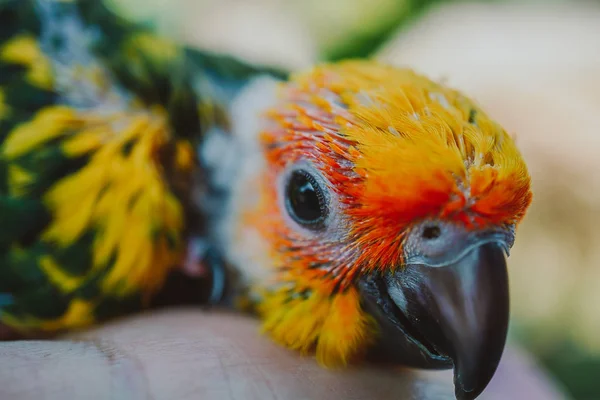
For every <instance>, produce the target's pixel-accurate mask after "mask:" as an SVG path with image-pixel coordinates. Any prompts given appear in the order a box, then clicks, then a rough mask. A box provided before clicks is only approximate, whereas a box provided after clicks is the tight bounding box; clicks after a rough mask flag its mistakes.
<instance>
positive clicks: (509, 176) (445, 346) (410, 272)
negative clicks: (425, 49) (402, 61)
mask: <svg viewBox="0 0 600 400" xmlns="http://www.w3.org/2000/svg"><path fill="white" fill-rule="evenodd" d="M274 87H276V89H274V90H273V93H274V94H273V96H272V97H271V98H269V100H268V101H264V102H262V100H261V99H262V97H260V96H259V97H252V96H250V97H249V98H246V99H245V100H243V101H244V104H246V105H249V104H252V105H254V106H255V107H258V108H260V109H262V110H264V112H263V113H262V114H261V117H260V118H258V119H257V120H256V121H254V122H248V120H247V119H245V118H243V116H242V115H239V117H240V118H235V117H236V116H235V115H234V116H233V117H234V121H236V120H237V121H244V123H243V124H242V125H243V126H238V128H237V129H238V130H239V131H240V132H242V133H241V135H244V133H243V132H247V135H246V136H247V137H250V138H252V140H248V141H247V142H246V143H245V144H243V145H242V147H243V149H242V150H243V151H245V152H246V153H247V154H250V155H252V156H251V157H247V159H253V160H254V161H252V162H246V163H245V164H244V165H242V168H241V170H240V173H239V174H238V178H236V181H235V183H234V184H233V185H234V190H233V195H232V202H231V204H230V206H229V211H230V213H229V214H230V222H229V223H228V224H226V225H227V229H226V231H227V234H226V236H227V237H228V238H229V239H228V240H229V241H230V242H231V246H230V247H231V248H234V249H235V250H232V251H233V252H234V253H235V254H232V255H231V256H230V258H232V259H233V260H234V261H235V262H236V264H238V265H240V266H241V268H242V269H244V270H245V271H246V273H247V274H248V275H249V276H250V277H251V278H252V279H253V280H254V281H255V282H260V283H261V285H263V286H265V285H268V284H267V283H266V282H270V283H269V284H271V285H280V286H281V287H283V288H284V290H285V291H286V293H288V294H289V293H292V295H291V296H292V297H293V299H297V298H302V297H303V296H304V298H308V297H309V296H310V293H312V291H315V290H316V291H318V292H319V293H322V294H324V295H323V296H322V297H321V298H322V299H325V300H322V301H330V300H328V299H333V298H335V297H336V296H337V295H343V294H345V293H349V292H352V293H356V295H357V299H358V303H357V307H359V308H360V312H361V313H364V315H366V316H368V317H369V319H370V320H372V321H374V324H375V326H376V327H377V332H378V334H377V339H376V340H374V342H373V343H372V344H371V345H370V349H371V350H370V354H372V355H373V354H375V355H377V354H378V356H379V357H381V358H384V359H387V360H390V361H400V362H402V363H403V364H405V365H412V366H416V367H425V368H450V367H454V371H455V373H454V374H455V384H456V394H457V397H459V398H474V397H476V396H477V395H478V394H479V393H480V392H481V391H482V390H483V389H484V388H485V386H486V385H487V384H488V382H489V381H490V379H491V377H492V375H493V374H494V372H495V370H496V367H497V365H498V362H499V360H500V357H501V355H502V352H503V348H504V345H505V340H506V332H507V326H508V317H509V299H508V279H507V266H506V261H505V260H506V257H507V255H508V252H509V249H510V248H511V246H512V245H513V242H514V235H515V228H516V226H517V225H518V224H519V222H520V221H521V219H522V218H523V216H524V214H525V212H526V210H527V208H528V206H529V204H530V202H531V198H532V194H531V191H530V178H529V175H528V172H527V168H526V165H525V162H524V161H523V159H522V157H521V155H520V153H519V151H518V149H517V147H516V146H515V143H514V141H513V139H512V138H511V137H510V136H509V135H508V134H507V133H506V132H505V131H504V129H503V128H502V127H501V126H499V125H498V124H497V123H495V122H494V121H492V120H491V119H490V118H489V117H488V116H487V115H486V114H485V113H484V112H483V111H482V110H481V109H480V108H479V107H478V106H476V105H475V104H474V103H473V102H472V101H471V100H470V99H468V98H467V97H465V96H463V95H461V94H460V93H459V92H457V91H455V90H451V89H449V88H447V87H445V86H443V85H441V84H437V83H435V82H432V81H431V80H429V79H427V78H426V77H423V76H421V75H418V74H416V73H414V72H412V71H411V70H408V69H402V68H397V67H392V66H388V65H382V64H378V63H375V62H373V61H346V62H341V63H336V64H327V65H321V66H317V67H315V68H313V69H312V70H310V71H308V72H304V73H299V74H297V75H294V76H292V77H291V79H290V80H289V81H288V82H285V83H283V84H278V85H277V86H274ZM261 102H262V103H261ZM243 108H244V110H243V111H240V112H241V113H244V112H245V113H252V112H254V111H251V110H250V109H251V108H252V107H243ZM234 123H238V122H234ZM233 221H235V222H233ZM274 271H276V272H274ZM307 293H308V294H307ZM292 297H290V298H292ZM288 300H289V299H288ZM288 300H286V301H288ZM294 301H295V300H294ZM282 304H283V303H282ZM344 312H349V311H347V310H346V311H344ZM281 318H285V317H281V316H280V319H281ZM290 318H291V317H290ZM294 318H295V319H296V320H295V321H297V322H296V323H298V324H302V321H301V318H302V314H300V313H296V314H294ZM273 324H274V325H277V322H276V321H275V322H273ZM273 329H276V328H273ZM347 329H348V330H350V329H352V328H351V327H350V326H348V327H347ZM309 330H310V329H307V330H306V332H308V331H309ZM280 333H281V332H280ZM281 335H282V336H285V335H286V333H281ZM363 335H367V334H366V333H364V334H363ZM305 336H306V340H307V341H310V340H312V339H310V337H311V336H310V334H308V333H307V334H306V335H305ZM313 339H314V338H313ZM339 340H344V339H343V338H340V339H339ZM358 342H360V340H358V339H357V343H358ZM309 345H310V344H306V343H305V344H301V345H297V346H295V347H299V348H303V347H306V346H309ZM357 346H358V344H357V345H356V346H355V347H357Z"/></svg>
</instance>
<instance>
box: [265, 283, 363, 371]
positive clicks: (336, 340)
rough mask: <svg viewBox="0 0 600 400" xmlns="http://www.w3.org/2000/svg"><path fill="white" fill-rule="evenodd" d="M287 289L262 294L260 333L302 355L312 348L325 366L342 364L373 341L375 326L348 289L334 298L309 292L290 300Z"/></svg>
mask: <svg viewBox="0 0 600 400" xmlns="http://www.w3.org/2000/svg"><path fill="white" fill-rule="evenodd" d="M289 296H290V294H289V292H288V289H287V288H282V289H279V290H276V291H274V292H266V293H264V294H263V299H262V300H261V301H260V302H259V303H258V305H257V307H258V311H259V313H260V314H261V315H262V318H263V331H264V332H267V333H268V334H269V336H271V337H272V338H273V340H275V341H276V342H278V343H280V344H282V345H284V346H286V347H289V348H291V349H294V350H299V351H300V352H302V353H304V354H306V353H308V352H309V351H311V350H313V349H315V348H316V357H317V361H318V362H319V363H320V364H322V365H323V366H326V367H338V366H343V365H345V364H346V363H347V362H348V361H349V360H350V359H352V358H353V357H355V356H357V355H358V353H359V352H360V351H361V350H362V349H364V348H365V347H366V345H367V344H369V343H370V342H371V341H372V340H374V339H375V323H374V322H373V321H372V318H371V317H370V316H368V315H367V314H366V313H365V312H364V311H363V310H362V309H361V307H360V303H359V295H358V293H357V291H356V290H355V289H350V290H348V291H346V292H344V293H339V294H337V295H336V296H330V295H329V294H328V293H321V292H320V291H319V290H313V291H311V292H310V294H308V297H306V298H304V297H301V296H298V297H296V298H290V297H289Z"/></svg>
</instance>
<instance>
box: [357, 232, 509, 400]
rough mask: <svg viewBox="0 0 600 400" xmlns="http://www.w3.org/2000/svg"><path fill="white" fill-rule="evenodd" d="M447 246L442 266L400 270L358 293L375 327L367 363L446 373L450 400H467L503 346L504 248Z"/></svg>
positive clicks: (368, 282)
mask: <svg viewBox="0 0 600 400" xmlns="http://www.w3.org/2000/svg"><path fill="white" fill-rule="evenodd" d="M450 236H452V238H453V239H456V237H457V236H456V235H454V234H453V235H449V236H448V237H450ZM452 241H453V243H454V244H453V245H452V246H451V247H452V248H453V251H452V252H448V253H447V252H443V253H445V254H446V255H447V254H450V253H452V254H453V257H451V258H450V259H449V262H448V263H444V262H436V263H435V264H428V263H414V264H407V265H405V266H404V267H403V268H401V269H399V270H397V271H395V272H392V273H384V274H383V275H379V276H372V277H369V278H367V279H365V280H363V281H362V282H361V284H360V286H359V287H360V289H361V292H362V294H363V307H364V308H365V309H366V310H367V311H368V312H369V313H371V314H372V315H373V316H375V318H376V319H377V320H378V322H379V323H380V328H381V333H382V334H381V335H380V336H381V339H380V341H379V342H378V344H377V345H376V347H375V349H374V350H373V354H375V356H374V357H375V358H377V359H383V360H386V361H393V362H401V363H403V364H404V365H407V366H415V367H419V368H436V369H444V368H451V367H454V384H455V394H456V398H457V399H460V400H467V399H475V398H476V397H477V396H479V394H480V393H481V392H482V391H483V390H484V389H485V387H486V386H487V385H488V383H489V382H490V380H491V379H492V377H493V375H494V373H495V372H496V369H497V367H498V364H499V362H500V358H501V356H502V353H503V350H504V346H505V343H506V334H507V329H508V320H509V295H508V274H507V266H506V255H505V252H506V249H507V245H506V244H505V243H506V242H505V241H495V240H481V241H477V242H471V243H469V245H467V246H465V241H462V240H461V241H458V242H456V241H454V240H452ZM420 247H421V248H423V245H421V246H420ZM438 248H439V247H438ZM460 248H462V251H459V250H460ZM440 254H442V253H440ZM457 254H460V255H459V256H456V255H457ZM438 260H440V261H441V258H438ZM432 265H433V266H432Z"/></svg>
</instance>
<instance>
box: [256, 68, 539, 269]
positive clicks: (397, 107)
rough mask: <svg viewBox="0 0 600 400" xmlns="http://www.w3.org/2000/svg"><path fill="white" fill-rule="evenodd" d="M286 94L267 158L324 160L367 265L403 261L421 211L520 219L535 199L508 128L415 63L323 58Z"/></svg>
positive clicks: (275, 164)
mask: <svg viewBox="0 0 600 400" xmlns="http://www.w3.org/2000/svg"><path fill="white" fill-rule="evenodd" d="M281 97H282V99H283V102H282V104H283V105H282V106H281V107H279V108H277V109H275V110H272V111H271V113H270V117H271V118H272V119H273V121H274V122H275V124H274V126H275V127H276V128H274V129H271V130H268V131H266V132H265V133H264V134H263V137H262V139H263V141H264V145H265V149H266V156H267V160H268V162H269V164H270V166H271V167H272V168H273V169H274V171H275V174H277V173H279V172H281V170H282V168H284V167H285V165H287V164H289V163H291V162H294V161H298V160H301V159H308V160H311V161H312V162H314V163H315V164H316V165H317V166H318V168H319V169H320V170H321V172H322V173H323V175H324V176H325V177H326V178H327V180H328V181H329V182H330V183H331V188H332V189H333V190H334V191H335V192H336V193H337V195H338V196H339V198H340V201H341V203H343V204H344V205H345V206H346V207H345V208H344V210H343V212H344V214H345V216H346V217H347V218H348V221H349V228H350V232H349V235H348V236H349V237H352V238H355V239H356V241H355V242H353V243H347V245H348V246H350V247H352V248H355V249H356V250H357V251H360V252H362V254H366V255H368V257H366V256H365V257H364V258H365V260H364V261H365V262H366V263H367V265H368V260H367V258H371V259H377V264H379V265H389V266H393V265H396V264H397V263H398V261H400V252H401V246H399V242H400V241H401V236H402V233H403V231H404V230H405V228H407V227H408V226H409V225H410V224H412V223H415V222H417V221H418V220H420V219H423V218H427V217H442V218H446V219H451V220H456V221H460V222H463V223H465V224H467V225H470V226H474V227H475V226H477V227H483V226H486V225H498V226H500V225H515V224H517V223H518V222H519V221H520V220H521V218H522V217H523V215H524V213H525V210H526V209H527V207H528V206H529V204H530V202H531V198H532V194H531V191H530V178H529V175H528V172H527V168H526V165H525V163H524V161H523V159H522V157H521V155H520V153H519V151H518V149H517V148H516V146H515V143H514V142H513V140H512V138H511V137H510V136H509V135H508V134H507V133H506V132H505V131H504V130H503V128H502V127H501V126H499V125H498V124H496V123H495V122H494V121H492V120H491V119H490V118H489V117H488V116H487V115H486V114H485V113H484V112H483V111H482V110H481V109H480V108H479V107H478V106H476V105H475V104H474V103H473V102H472V101H471V100H470V99H468V98H466V97H464V96H463V95H461V94H460V93H459V92H457V91H455V90H452V89H448V88H446V87H444V86H442V85H439V84H437V83H435V82H432V81H430V80H429V79H427V78H425V77H423V76H420V75H418V74H416V73H414V72H412V71H411V70H407V69H399V68H397V67H392V66H387V65H382V64H377V63H375V62H372V61H347V62H342V63H338V64H333V65H324V66H320V67H317V68H315V69H313V70H311V71H309V72H307V73H303V74H300V75H297V76H295V77H293V78H292V82H291V84H286V85H285V86H284V87H283V88H282V93H281ZM358 264H363V266H365V264H364V263H358Z"/></svg>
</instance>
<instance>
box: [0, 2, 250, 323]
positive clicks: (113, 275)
mask: <svg viewBox="0 0 600 400" xmlns="http://www.w3.org/2000/svg"><path fill="white" fill-rule="evenodd" d="M257 71H258V69H257V68H254V67H251V66H247V65H244V64H241V63H239V62H237V61H235V60H234V59H231V58H228V57H225V56H217V55H211V54H208V53H201V52H199V51H196V50H194V49H189V48H185V47H183V46H179V45H177V44H175V43H173V42H171V41H169V40H166V39H163V38H160V37H157V36H156V35H154V34H153V33H152V31H151V30H149V29H146V28H144V27H142V26H139V25H134V24H131V23H129V22H128V21H126V20H124V19H122V18H120V17H118V16H117V15H115V14H114V13H112V12H111V11H110V9H108V8H107V7H105V5H104V3H103V2H101V1H97V2H96V1H51V0H38V1H30V0H27V1H21V0H9V1H3V2H1V3H0V226H1V227H2V228H1V230H0V258H1V261H0V265H1V267H0V293H2V294H3V297H2V298H3V301H2V305H1V307H0V321H2V323H4V324H7V325H9V326H10V327H12V328H14V329H17V330H24V331H28V330H42V331H56V330H62V329H73V328H79V327H82V326H86V325H89V324H90V323H93V322H94V321H96V320H103V319H105V318H108V317H109V316H112V315H119V314H120V313H123V312H126V311H129V310H134V309H138V308H139V307H141V306H143V305H145V304H147V303H148V300H149V297H150V295H152V294H153V293H155V292H156V291H157V290H159V289H160V288H161V286H162V285H163V283H164V281H165V278H166V276H167V275H168V273H169V272H170V271H171V270H173V269H174V268H176V267H178V266H179V265H181V263H182V258H183V257H184V253H185V250H186V245H187V241H188V239H189V237H191V236H192V235H193V234H197V233H200V232H201V230H202V229H203V228H202V226H201V219H199V218H192V217H191V215H192V214H193V213H194V211H193V210H192V209H191V207H190V201H191V192H192V190H191V188H192V183H193V181H194V180H197V179H199V177H198V175H200V176H201V174H202V173H201V172H200V170H201V168H200V166H199V165H198V160H197V157H196V147H197V146H199V145H200V143H201V142H202V138H203V134H204V132H205V131H206V130H208V129H209V128H210V127H211V126H215V125H219V124H221V125H222V124H224V123H226V119H224V117H223V116H221V114H222V111H221V109H222V107H223V105H224V104H226V102H227V101H228V100H227V99H228V98H229V97H230V96H231V95H232V94H233V93H235V91H236V90H237V88H238V87H239V86H240V85H241V84H242V83H243V82H244V81H245V80H247V79H248V78H249V77H250V76H252V75H253V74H255V73H257ZM192 221H193V222H192Z"/></svg>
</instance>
